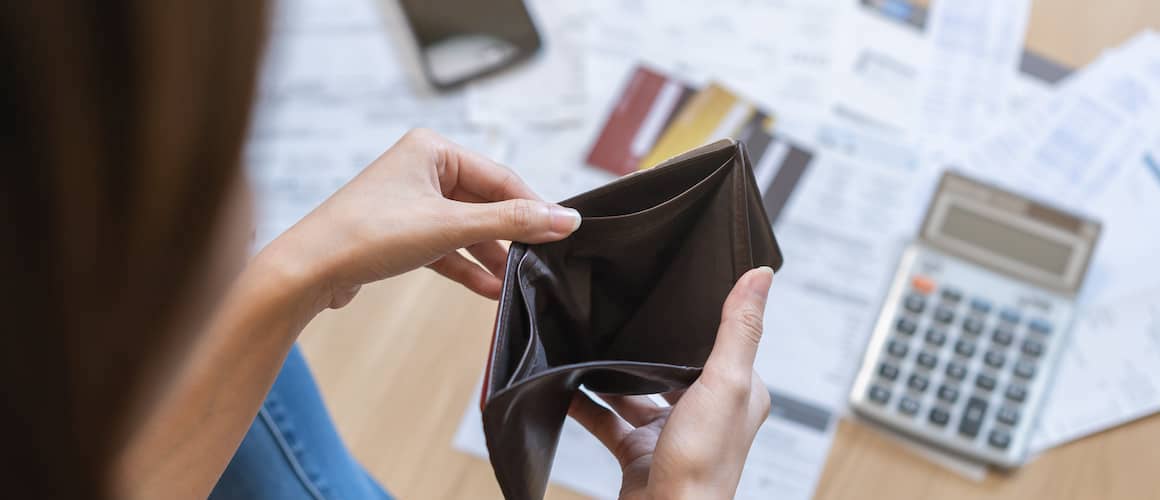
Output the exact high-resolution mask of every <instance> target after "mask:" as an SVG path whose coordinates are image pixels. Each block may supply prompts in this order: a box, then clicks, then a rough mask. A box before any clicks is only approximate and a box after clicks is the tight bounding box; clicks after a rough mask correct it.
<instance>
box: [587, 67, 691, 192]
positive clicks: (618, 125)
mask: <svg viewBox="0 0 1160 500" xmlns="http://www.w3.org/2000/svg"><path fill="white" fill-rule="evenodd" d="M693 93H694V89H693V88H692V87H691V86H689V85H688V84H686V83H685V82H682V81H679V80H676V79H674V78H672V77H669V76H668V75H664V74H662V73H660V72H657V71H655V70H652V69H650V68H647V67H644V66H637V67H636V69H635V70H633V72H632V76H630V77H629V79H628V81H627V83H626V84H625V86H624V89H623V90H622V91H621V93H620V97H619V98H618V99H617V101H616V105H615V106H614V107H613V108H612V112H611V113H610V114H609V115H608V120H607V121H605V123H604V127H603V128H602V129H601V131H600V135H599V136H598V137H597V139H596V142H595V143H594V144H593V145H592V149H591V150H590V151H589V152H588V158H587V159H586V161H587V163H588V164H589V165H592V166H593V167H596V168H599V169H602V170H605V171H608V172H612V173H614V174H617V175H624V174H627V173H630V172H633V171H635V170H637V168H638V167H639V165H640V162H641V159H642V158H643V157H644V156H645V155H646V154H648V152H649V151H651V150H652V149H653V145H654V144H655V143H656V141H657V138H658V137H659V136H660V135H661V132H663V131H664V130H665V128H666V127H668V125H669V123H670V122H671V121H672V119H673V118H674V117H675V116H676V114H677V112H678V111H679V110H680V109H681V108H682V106H684V104H685V103H686V102H688V100H689V97H690V96H691V95H693Z"/></svg>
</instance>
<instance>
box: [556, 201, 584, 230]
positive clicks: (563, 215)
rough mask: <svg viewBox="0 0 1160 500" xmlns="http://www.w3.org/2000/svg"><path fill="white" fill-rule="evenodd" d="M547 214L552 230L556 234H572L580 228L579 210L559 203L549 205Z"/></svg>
mask: <svg viewBox="0 0 1160 500" xmlns="http://www.w3.org/2000/svg"><path fill="white" fill-rule="evenodd" d="M548 214H549V215H550V216H551V217H552V225H551V227H552V232H554V233H558V234H572V233H573V232H575V231H576V229H579V228H580V212H577V211H576V210H574V209H571V208H568V207H562V206H560V205H549V206H548Z"/></svg>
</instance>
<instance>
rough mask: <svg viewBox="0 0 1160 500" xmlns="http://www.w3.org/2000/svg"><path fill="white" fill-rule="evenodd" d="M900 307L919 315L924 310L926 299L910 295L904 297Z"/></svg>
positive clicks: (917, 295) (914, 294)
mask: <svg viewBox="0 0 1160 500" xmlns="http://www.w3.org/2000/svg"><path fill="white" fill-rule="evenodd" d="M902 306H903V307H905V308H906V310H907V311H910V312H912V313H914V314H921V313H922V310H923V309H925V308H926V299H924V298H923V297H922V295H920V294H917V293H913V292H912V293H911V294H910V295H907V296H906V300H904V301H903V302H902Z"/></svg>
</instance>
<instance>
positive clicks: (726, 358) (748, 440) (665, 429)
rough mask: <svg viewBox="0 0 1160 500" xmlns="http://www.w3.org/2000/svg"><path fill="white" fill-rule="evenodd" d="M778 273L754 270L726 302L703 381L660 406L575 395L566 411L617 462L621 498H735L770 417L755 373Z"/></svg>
mask: <svg viewBox="0 0 1160 500" xmlns="http://www.w3.org/2000/svg"><path fill="white" fill-rule="evenodd" d="M772 279H773V271H772V270H770V269H769V268H767V267H762V268H758V269H754V270H751V271H749V272H747V273H745V275H743V276H742V277H741V279H740V280H738V281H737V284H736V285H735V286H734V287H733V291H732V292H731V293H730V294H729V297H728V298H727V299H725V306H724V311H723V312H722V315H721V327H720V330H718V332H717V341H716V343H715V344H714V345H713V352H712V353H711V354H710V355H709V359H708V361H706V362H705V369H704V371H703V372H702V373H701V376H700V378H698V379H697V381H696V382H694V383H693V385H691V386H690V387H689V388H688V389H686V390H685V391H683V393H681V394H666V395H664V397H665V399H667V400H668V401H669V402H670V403H671V404H672V405H673V406H671V407H669V408H662V407H660V406H657V405H656V404H655V403H653V401H652V400H651V399H649V398H648V397H647V396H602V399H604V400H605V402H607V403H608V404H609V406H612V408H613V409H615V410H616V411H615V413H614V412H613V411H610V410H608V409H607V408H605V407H604V406H601V405H599V404H597V403H596V402H594V401H592V400H591V399H589V398H588V396H586V395H585V394H584V393H578V394H577V395H576V397H575V398H574V399H573V400H572V406H571V408H569V410H568V413H569V415H571V416H572V418H574V419H576V420H577V421H579V422H580V424H581V425H583V426H584V427H585V428H586V429H588V431H589V432H591V433H592V434H593V435H595V436H596V438H597V439H599V440H600V442H601V443H603V444H604V446H605V447H607V448H608V449H609V451H611V452H612V454H613V455H614V456H615V457H616V459H617V460H618V461H619V462H620V467H621V470H622V472H623V474H624V478H623V479H622V481H621V486H620V498H622V499H661V498H664V499H669V498H673V499H681V498H698V499H716V498H733V494H734V492H735V490H736V489H737V482H738V481H739V480H740V479H741V470H742V468H743V466H744V465H745V457H746V455H748V454H749V446H750V445H751V444H752V443H753V438H754V436H755V435H756V434H757V428H758V427H760V426H761V423H762V422H764V421H765V418H766V416H767V415H769V393H768V392H767V391H766V388H765V384H764V383H762V381H761V378H760V377H758V376H757V374H756V373H754V372H753V360H754V356H755V355H756V352H757V344H758V342H759V341H760V340H761V332H762V325H761V323H762V316H763V314H764V310H765V299H766V295H767V294H768V292H769V285H770V281H771V280H772Z"/></svg>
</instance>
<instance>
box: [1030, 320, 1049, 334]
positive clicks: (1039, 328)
mask: <svg viewBox="0 0 1160 500" xmlns="http://www.w3.org/2000/svg"><path fill="white" fill-rule="evenodd" d="M1027 327H1028V328H1030V329H1031V331H1033V332H1035V333H1038V334H1040V335H1050V334H1051V323H1048V322H1047V320H1044V319H1039V318H1036V319H1033V320H1031V322H1030V323H1027Z"/></svg>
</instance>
